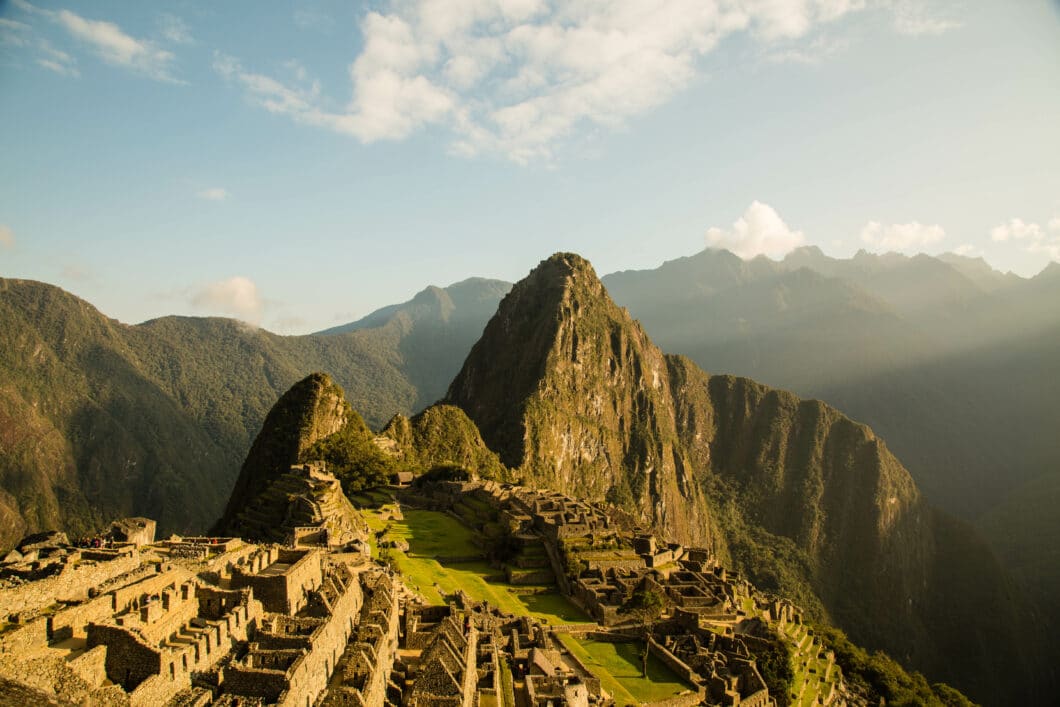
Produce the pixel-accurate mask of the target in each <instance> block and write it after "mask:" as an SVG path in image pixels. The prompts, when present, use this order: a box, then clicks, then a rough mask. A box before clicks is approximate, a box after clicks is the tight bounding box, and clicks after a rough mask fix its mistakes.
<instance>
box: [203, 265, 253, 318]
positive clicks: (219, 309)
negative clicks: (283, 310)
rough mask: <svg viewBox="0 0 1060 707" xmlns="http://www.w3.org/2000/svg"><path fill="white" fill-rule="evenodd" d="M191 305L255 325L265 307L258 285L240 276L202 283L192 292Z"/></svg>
mask: <svg viewBox="0 0 1060 707" xmlns="http://www.w3.org/2000/svg"><path fill="white" fill-rule="evenodd" d="M191 305H192V306H193V307H195V308H196V309H199V310H202V311H205V312H209V313H211V314H221V315H225V316H230V317H236V318H238V319H242V320H243V321H245V322H249V323H251V324H255V325H256V324H258V323H260V322H261V315H262V312H263V310H264V308H265V302H264V300H263V299H262V297H261V293H260V292H258V286H257V285H256V284H254V281H253V280H251V279H250V278H247V277H242V276H236V277H230V278H228V279H227V280H220V281H218V282H211V283H209V284H206V285H203V286H202V287H200V288H199V289H198V290H196V291H195V292H193V293H192V296H191Z"/></svg>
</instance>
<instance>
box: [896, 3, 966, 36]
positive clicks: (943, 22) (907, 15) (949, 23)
mask: <svg viewBox="0 0 1060 707" xmlns="http://www.w3.org/2000/svg"><path fill="white" fill-rule="evenodd" d="M960 26H961V25H960V23H959V22H956V21H954V20H951V19H949V18H948V17H944V16H941V15H937V14H931V13H930V12H929V11H928V9H927V8H925V7H924V6H923V3H921V2H918V1H917V0H899V2H897V3H896V4H895V7H894V28H895V29H896V30H897V31H898V33H899V34H904V35H908V36H910V37H919V36H922V35H929V36H935V35H940V34H945V33H946V32H949V31H950V30H951V29H956V28H957V27H960Z"/></svg>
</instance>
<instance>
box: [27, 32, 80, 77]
mask: <svg viewBox="0 0 1060 707" xmlns="http://www.w3.org/2000/svg"><path fill="white" fill-rule="evenodd" d="M38 46H39V48H40V51H41V55H40V56H39V57H37V63H38V64H40V65H41V66H43V67H44V68H46V69H49V70H51V71H54V72H55V73H57V74H62V75H63V76H80V75H81V72H80V71H79V70H78V68H77V59H75V58H73V57H72V56H70V55H69V54H67V53H66V52H64V51H62V50H60V49H56V48H55V47H53V46H52V45H51V44H49V43H48V42H47V40H44V39H42V40H40V42H39V44H38Z"/></svg>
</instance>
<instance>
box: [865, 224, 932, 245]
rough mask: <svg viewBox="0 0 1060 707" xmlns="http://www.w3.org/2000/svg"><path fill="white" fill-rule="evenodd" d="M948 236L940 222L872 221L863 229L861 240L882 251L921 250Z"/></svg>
mask: <svg viewBox="0 0 1060 707" xmlns="http://www.w3.org/2000/svg"><path fill="white" fill-rule="evenodd" d="M945 237H946V231H945V230H944V229H943V228H942V226H939V225H938V224H933V225H930V226H929V225H927V224H923V223H920V222H919V221H913V222H911V223H892V224H888V225H884V224H882V223H879V222H877V221H870V222H869V223H867V224H865V226H864V227H863V228H862V229H861V240H862V241H863V242H864V243H867V244H868V245H870V246H872V247H873V248H874V249H875V250H882V251H892V250H894V251H910V250H919V249H921V248H923V247H924V246H928V245H932V244H933V243H938V242H939V241H941V240H942V239H943V238H945Z"/></svg>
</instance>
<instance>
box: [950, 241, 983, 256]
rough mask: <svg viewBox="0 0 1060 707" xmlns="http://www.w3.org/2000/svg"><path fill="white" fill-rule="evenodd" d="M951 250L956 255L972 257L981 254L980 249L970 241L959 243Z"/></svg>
mask: <svg viewBox="0 0 1060 707" xmlns="http://www.w3.org/2000/svg"><path fill="white" fill-rule="evenodd" d="M953 252H954V253H956V254H957V255H963V256H966V257H969V258H974V257H977V256H980V255H982V254H983V251H982V249H981V248H980V247H979V246H977V245H974V244H972V243H961V244H960V245H959V246H957V247H956V248H954V249H953Z"/></svg>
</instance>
